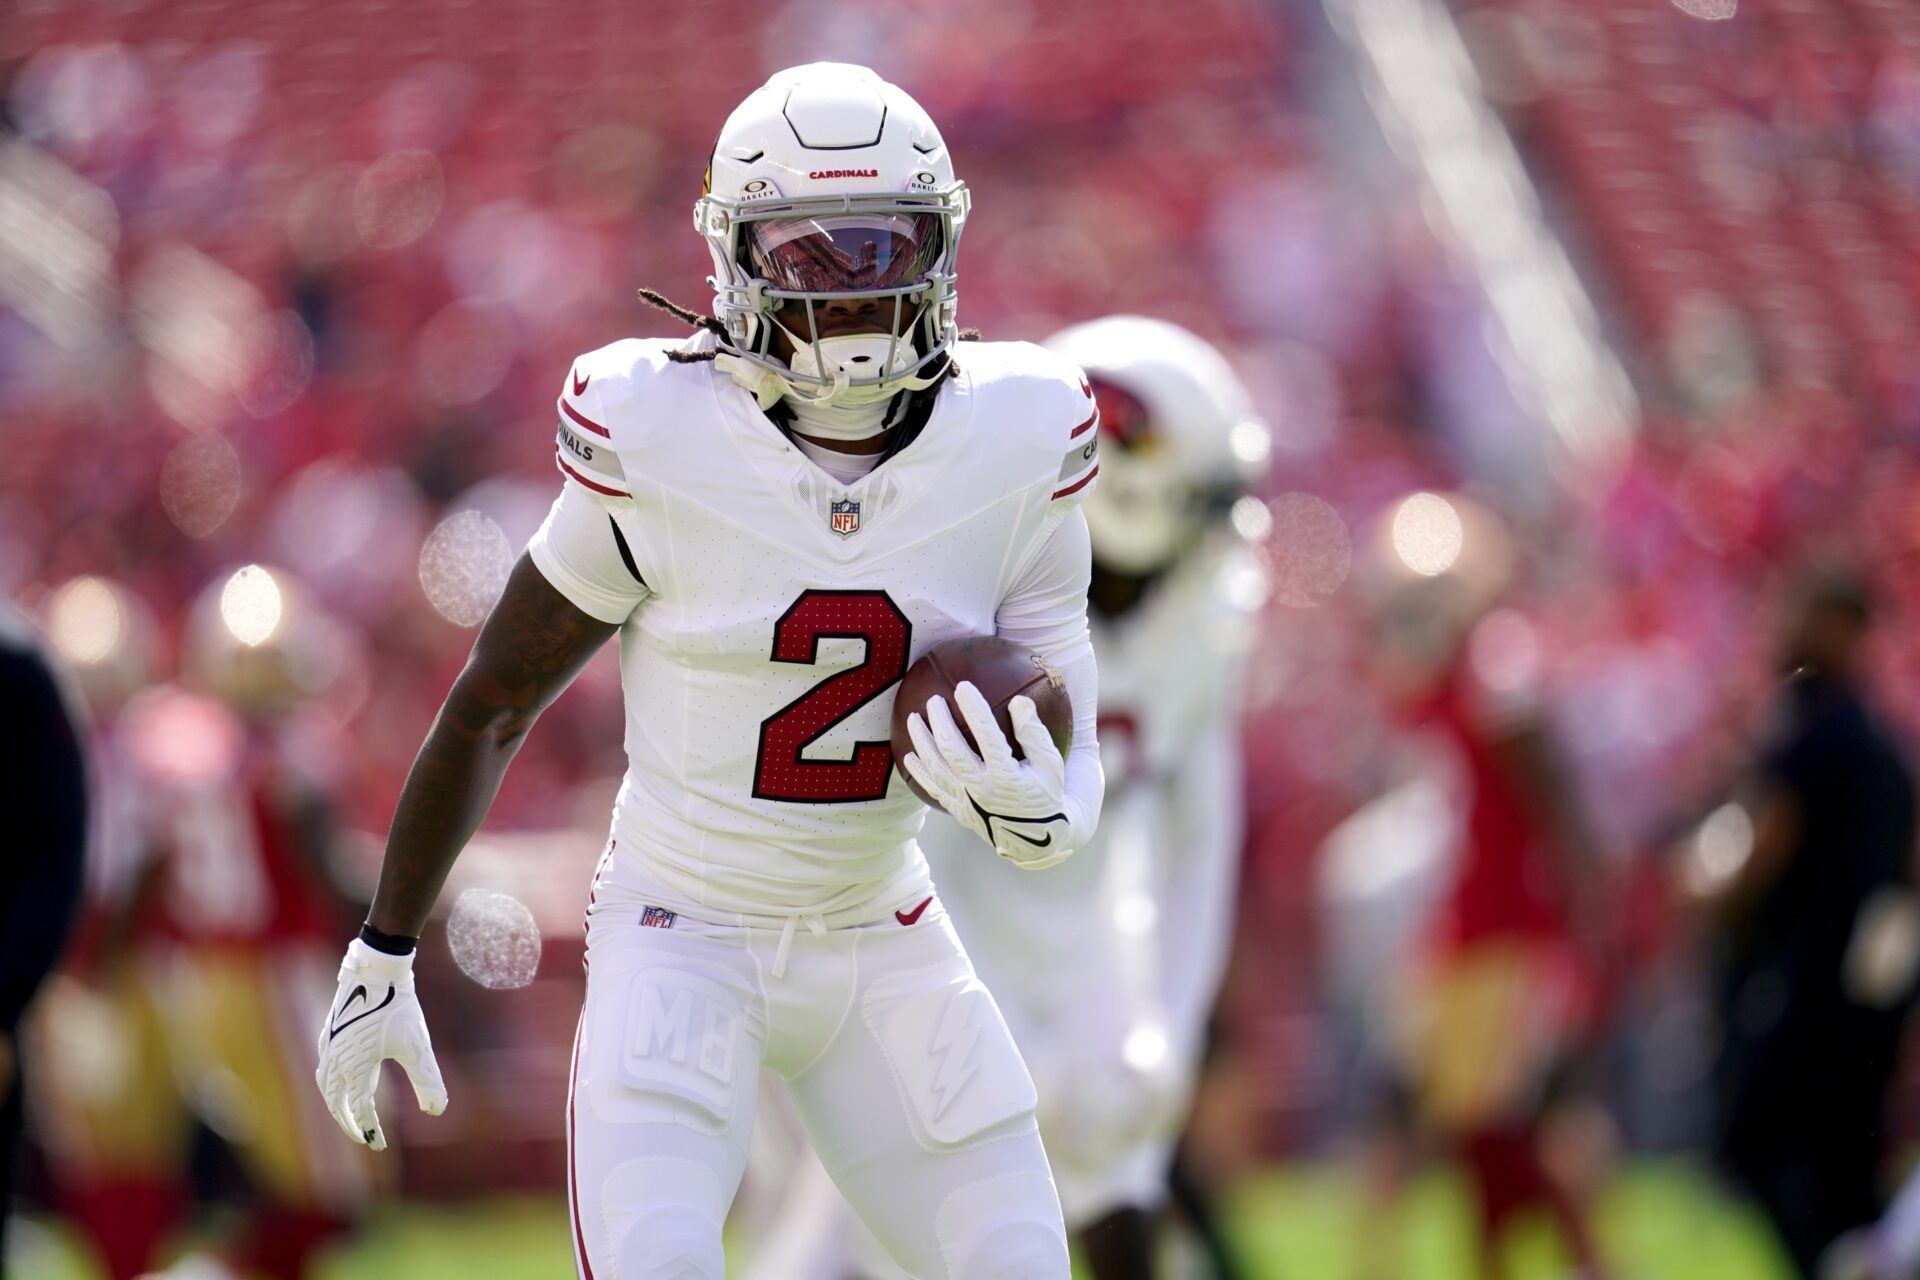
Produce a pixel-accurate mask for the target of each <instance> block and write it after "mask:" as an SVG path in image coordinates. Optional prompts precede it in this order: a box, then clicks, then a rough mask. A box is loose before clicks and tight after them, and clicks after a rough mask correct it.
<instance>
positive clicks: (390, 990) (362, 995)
mask: <svg viewBox="0 0 1920 1280" xmlns="http://www.w3.org/2000/svg"><path fill="white" fill-rule="evenodd" d="M395 990H396V989H395V987H394V985H393V984H392V983H388V984H387V998H386V999H385V1000H382V1001H381V1002H380V1003H379V1004H377V1005H375V1006H373V1008H371V1009H369V1010H367V1011H366V1012H365V1013H356V1014H355V1015H354V1016H353V1017H351V1018H348V1019H347V1020H346V1021H345V1022H336V1023H334V1024H333V1029H332V1030H331V1031H329V1032H327V1039H328V1040H332V1039H333V1038H334V1037H335V1036H337V1035H339V1034H340V1033H341V1032H342V1031H345V1030H346V1029H347V1028H348V1027H350V1026H352V1025H353V1024H354V1023H356V1022H358V1021H360V1019H362V1018H371V1017H372V1016H373V1015H374V1014H376V1013H378V1012H380V1011H381V1010H382V1009H384V1008H386V1007H387V1006H388V1005H390V1004H392V1003H393V997H394V993H395ZM366 997H367V989H366V988H365V987H364V986H361V987H355V988H354V989H353V994H352V995H350V996H348V997H347V998H346V999H345V1000H343V1001H341V1003H340V1013H345V1012H346V1011H347V1006H348V1005H350V1004H352V1003H353V1002H354V1000H355V999H361V1000H364V999H366ZM333 1016H334V1017H336V1018H337V1017H339V1016H340V1014H339V1013H336V1014H335V1015H333Z"/></svg>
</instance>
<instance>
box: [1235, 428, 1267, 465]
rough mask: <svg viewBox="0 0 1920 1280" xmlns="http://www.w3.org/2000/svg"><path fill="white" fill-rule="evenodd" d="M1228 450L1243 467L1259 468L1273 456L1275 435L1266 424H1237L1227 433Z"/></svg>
mask: <svg viewBox="0 0 1920 1280" xmlns="http://www.w3.org/2000/svg"><path fill="white" fill-rule="evenodd" d="M1227 448H1228V449H1230V450H1231V451H1232V452H1233V456H1234V459H1235V461H1237V462H1239V463H1240V464H1241V465H1242V466H1245V467H1258V466H1260V465H1261V464H1262V463H1264V462H1266V460H1267V459H1268V458H1269V457H1270V456H1272V454H1273V435H1272V433H1270V432H1269V431H1268V430H1267V428H1266V424H1264V423H1260V422H1255V421H1253V420H1252V419H1248V420H1246V421H1243V422H1236V423H1234V424H1233V429H1232V430H1231V431H1229V432H1228V433H1227Z"/></svg>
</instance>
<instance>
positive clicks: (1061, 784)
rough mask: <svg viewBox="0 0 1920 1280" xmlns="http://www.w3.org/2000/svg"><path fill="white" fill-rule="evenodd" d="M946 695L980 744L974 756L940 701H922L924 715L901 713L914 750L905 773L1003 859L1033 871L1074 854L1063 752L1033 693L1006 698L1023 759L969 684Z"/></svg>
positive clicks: (984, 701)
mask: <svg viewBox="0 0 1920 1280" xmlns="http://www.w3.org/2000/svg"><path fill="white" fill-rule="evenodd" d="M953 700H954V702H955V703H957V704H958V705H959V707H960V714H961V715H963V716H965V717H966V719H967V727H968V728H969V729H971V730H972V731H973V740H974V741H975V742H977V743H979V744H980V751H979V753H978V754H975V752H974V751H973V749H972V748H971V747H969V746H968V745H967V740H966V738H965V737H964V736H963V735H962V734H961V732H960V726H959V725H958V724H957V723H955V722H954V718H953V712H952V711H951V710H950V709H949V708H948V706H947V700H946V699H945V698H942V697H938V696H936V697H933V698H930V699H928V701H927V710H926V715H925V716H924V717H923V716H922V715H921V714H920V713H919V712H917V711H916V712H914V713H912V714H911V715H909V716H908V717H907V733H908V734H909V735H911V737H912V738H913V750H912V751H909V752H908V753H907V758H906V759H905V760H903V761H902V762H901V764H902V767H904V768H905V769H906V771H907V773H908V775H909V776H910V777H912V778H913V780H914V781H915V782H918V783H919V784H920V785H921V787H923V788H924V789H925V790H926V792H927V794H928V795H930V796H932V797H934V798H935V799H936V800H938V801H939V802H940V807H941V808H943V809H945V810H946V811H947V812H948V813H950V814H952V815H953V817H954V818H955V819H957V820H958V821H959V823H960V825H961V826H963V827H965V828H967V830H969V831H971V832H973V833H974V834H975V835H977V836H979V837H980V838H981V839H982V840H985V841H986V842H987V843H988V844H990V845H992V846H993V847H994V849H995V851H996V852H998V853H999V855H1000V856H1001V857H1003V858H1005V859H1007V860H1008V861H1009V862H1014V863H1018V864H1019V865H1020V866H1022V867H1026V868H1029V869H1032V870H1038V869H1040V868H1042V867H1050V866H1052V865H1053V864H1054V863H1056V862H1061V861H1063V860H1065V859H1066V857H1067V856H1068V855H1069V854H1071V853H1072V852H1073V848H1072V846H1071V845H1069V844H1068V843H1067V835H1068V832H1069V831H1070V830H1071V826H1072V824H1071V823H1070V822H1069V820H1068V815H1067V802H1066V785H1067V784H1066V775H1067V762H1066V757H1064V756H1062V755H1061V754H1060V749H1059V748H1058V747H1056V746H1054V745H1053V735H1051V734H1049V733H1048V732H1047V726H1046V725H1045V724H1043V723H1041V720H1040V713H1039V712H1038V711H1036V710H1035V709H1034V706H1033V699H1032V698H1028V697H1025V696H1022V697H1018V698H1015V699H1014V700H1013V701H1012V702H1009V703H1008V704H1007V714H1008V716H1009V717H1010V718H1011V719H1012V721H1013V736H1014V737H1015V738H1016V739H1018V740H1019V743H1020V749H1021V750H1022V751H1023V752H1025V753H1026V759H1024V760H1016V759H1014V758H1013V746H1012V744H1010V743H1009V742H1008V741H1007V736H1006V735H1005V734H1004V733H1002V732H1001V731H1000V726H999V724H998V723H997V722H996V721H995V720H994V718H993V709H992V708H991V707H989V706H988V705H987V700H986V698H985V697H983V696H982V695H981V693H980V691H979V690H978V689H976V688H974V687H973V684H972V682H970V681H962V682H961V683H960V684H959V685H957V686H955V688H954V691H953Z"/></svg>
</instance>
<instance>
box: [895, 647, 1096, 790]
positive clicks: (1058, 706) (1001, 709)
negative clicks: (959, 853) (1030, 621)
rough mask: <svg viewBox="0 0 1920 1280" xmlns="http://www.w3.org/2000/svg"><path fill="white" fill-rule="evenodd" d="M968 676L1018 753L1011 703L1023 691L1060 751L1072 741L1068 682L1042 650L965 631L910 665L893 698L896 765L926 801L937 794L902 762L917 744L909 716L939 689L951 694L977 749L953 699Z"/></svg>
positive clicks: (941, 693) (965, 730)
mask: <svg viewBox="0 0 1920 1280" xmlns="http://www.w3.org/2000/svg"><path fill="white" fill-rule="evenodd" d="M968 682H970V683H971V684H972V685H973V687H974V688H976V689H978V690H979V691H980V695H981V696H982V697H984V698H985V699H986V700H987V705H988V706H990V707H992V708H993V718H994V719H995V720H996V721H998V722H999V724H1000V732H1002V733H1004V734H1006V735H1007V741H1008V742H1012V743H1013V754H1014V755H1015V757H1020V756H1023V755H1024V754H1025V753H1024V752H1022V751H1021V750H1020V744H1019V742H1017V741H1015V739H1014V736H1013V717H1012V716H1011V715H1009V714H1008V712H1007V703H1009V702H1011V701H1012V700H1013V699H1014V698H1016V697H1018V696H1020V695H1021V694H1025V695H1026V696H1027V697H1029V698H1032V699H1033V709H1034V710H1035V711H1038V712H1039V713H1040V723H1042V724H1044V725H1046V726H1047V732H1048V733H1050V734H1052V735H1053V743H1054V745H1055V746H1057V747H1059V748H1060V754H1061V755H1065V754H1066V753H1067V744H1068V743H1070V742H1072V741H1073V704H1072V703H1071V702H1070V701H1069V700H1068V698H1067V686H1066V683H1065V681H1063V680H1061V678H1060V675H1059V673H1058V672H1056V671H1054V670H1053V668H1051V667H1049V666H1047V665H1046V663H1045V662H1043V661H1042V660H1041V657H1040V655H1039V654H1037V653H1035V652H1034V651H1033V650H1031V649H1029V648H1027V647H1026V646H1025V645H1022V644H1015V643H1014V642H1013V641H1011V640H1003V639H1001V638H1000V637H999V636H962V637H961V638H960V639H958V640H947V641H944V642H943V643H940V644H937V645H935V646H933V648H931V649H929V650H927V651H926V652H925V653H923V654H921V655H920V661H918V662H916V663H914V664H913V666H911V667H909V668H908V669H907V674H906V675H905V676H903V677H901V680H900V691H899V692H898V693H897V694H895V695H894V699H893V767H894V768H896V769H898V770H899V771H900V777H901V778H902V779H903V780H904V781H905V782H906V784H907V785H908V786H909V787H912V788H913V794H915V795H917V796H919V797H920V798H921V799H922V800H925V801H926V802H927V803H928V804H933V803H934V801H933V797H932V796H929V795H928V794H927V793H926V792H924V791H922V790H921V789H920V787H919V785H918V784H917V783H915V782H914V780H913V779H912V778H911V777H909V776H908V774H907V770H906V767H905V765H903V764H902V763H901V762H902V761H904V760H905V759H906V758H907V753H908V752H909V751H912V750H913V738H912V737H911V736H909V735H908V733H907V716H908V714H909V713H911V712H914V711H918V712H919V713H920V714H921V715H923V716H924V715H925V714H926V713H927V702H928V701H929V700H930V699H932V698H933V696H934V695H935V694H938V695H939V696H941V697H943V698H945V699H946V700H947V706H948V707H949V708H951V709H952V711H953V718H954V720H955V721H957V722H958V723H959V725H960V732H961V733H962V734H965V735H966V739H967V744H968V745H969V746H971V747H973V748H974V749H975V750H978V749H979V745H980V744H979V743H977V742H975V741H974V740H973V732H972V730H970V729H968V728H967V721H966V717H964V716H962V715H961V714H960V708H959V707H957V706H954V705H953V690H954V687H955V686H956V685H959V684H962V683H968Z"/></svg>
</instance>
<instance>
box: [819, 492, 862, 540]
mask: <svg viewBox="0 0 1920 1280" xmlns="http://www.w3.org/2000/svg"><path fill="white" fill-rule="evenodd" d="M827 522H828V523H829V524H830V525H832V526H833V531H834V532H835V533H837V534H839V535H840V536H841V537H843V538H844V537H846V536H847V535H848V534H850V533H853V532H855V531H857V530H858V529H859V528H860V504H859V503H857V502H848V501H844V500H842V501H840V502H836V503H834V504H833V505H832V506H831V507H829V508H828V509H827Z"/></svg>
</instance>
